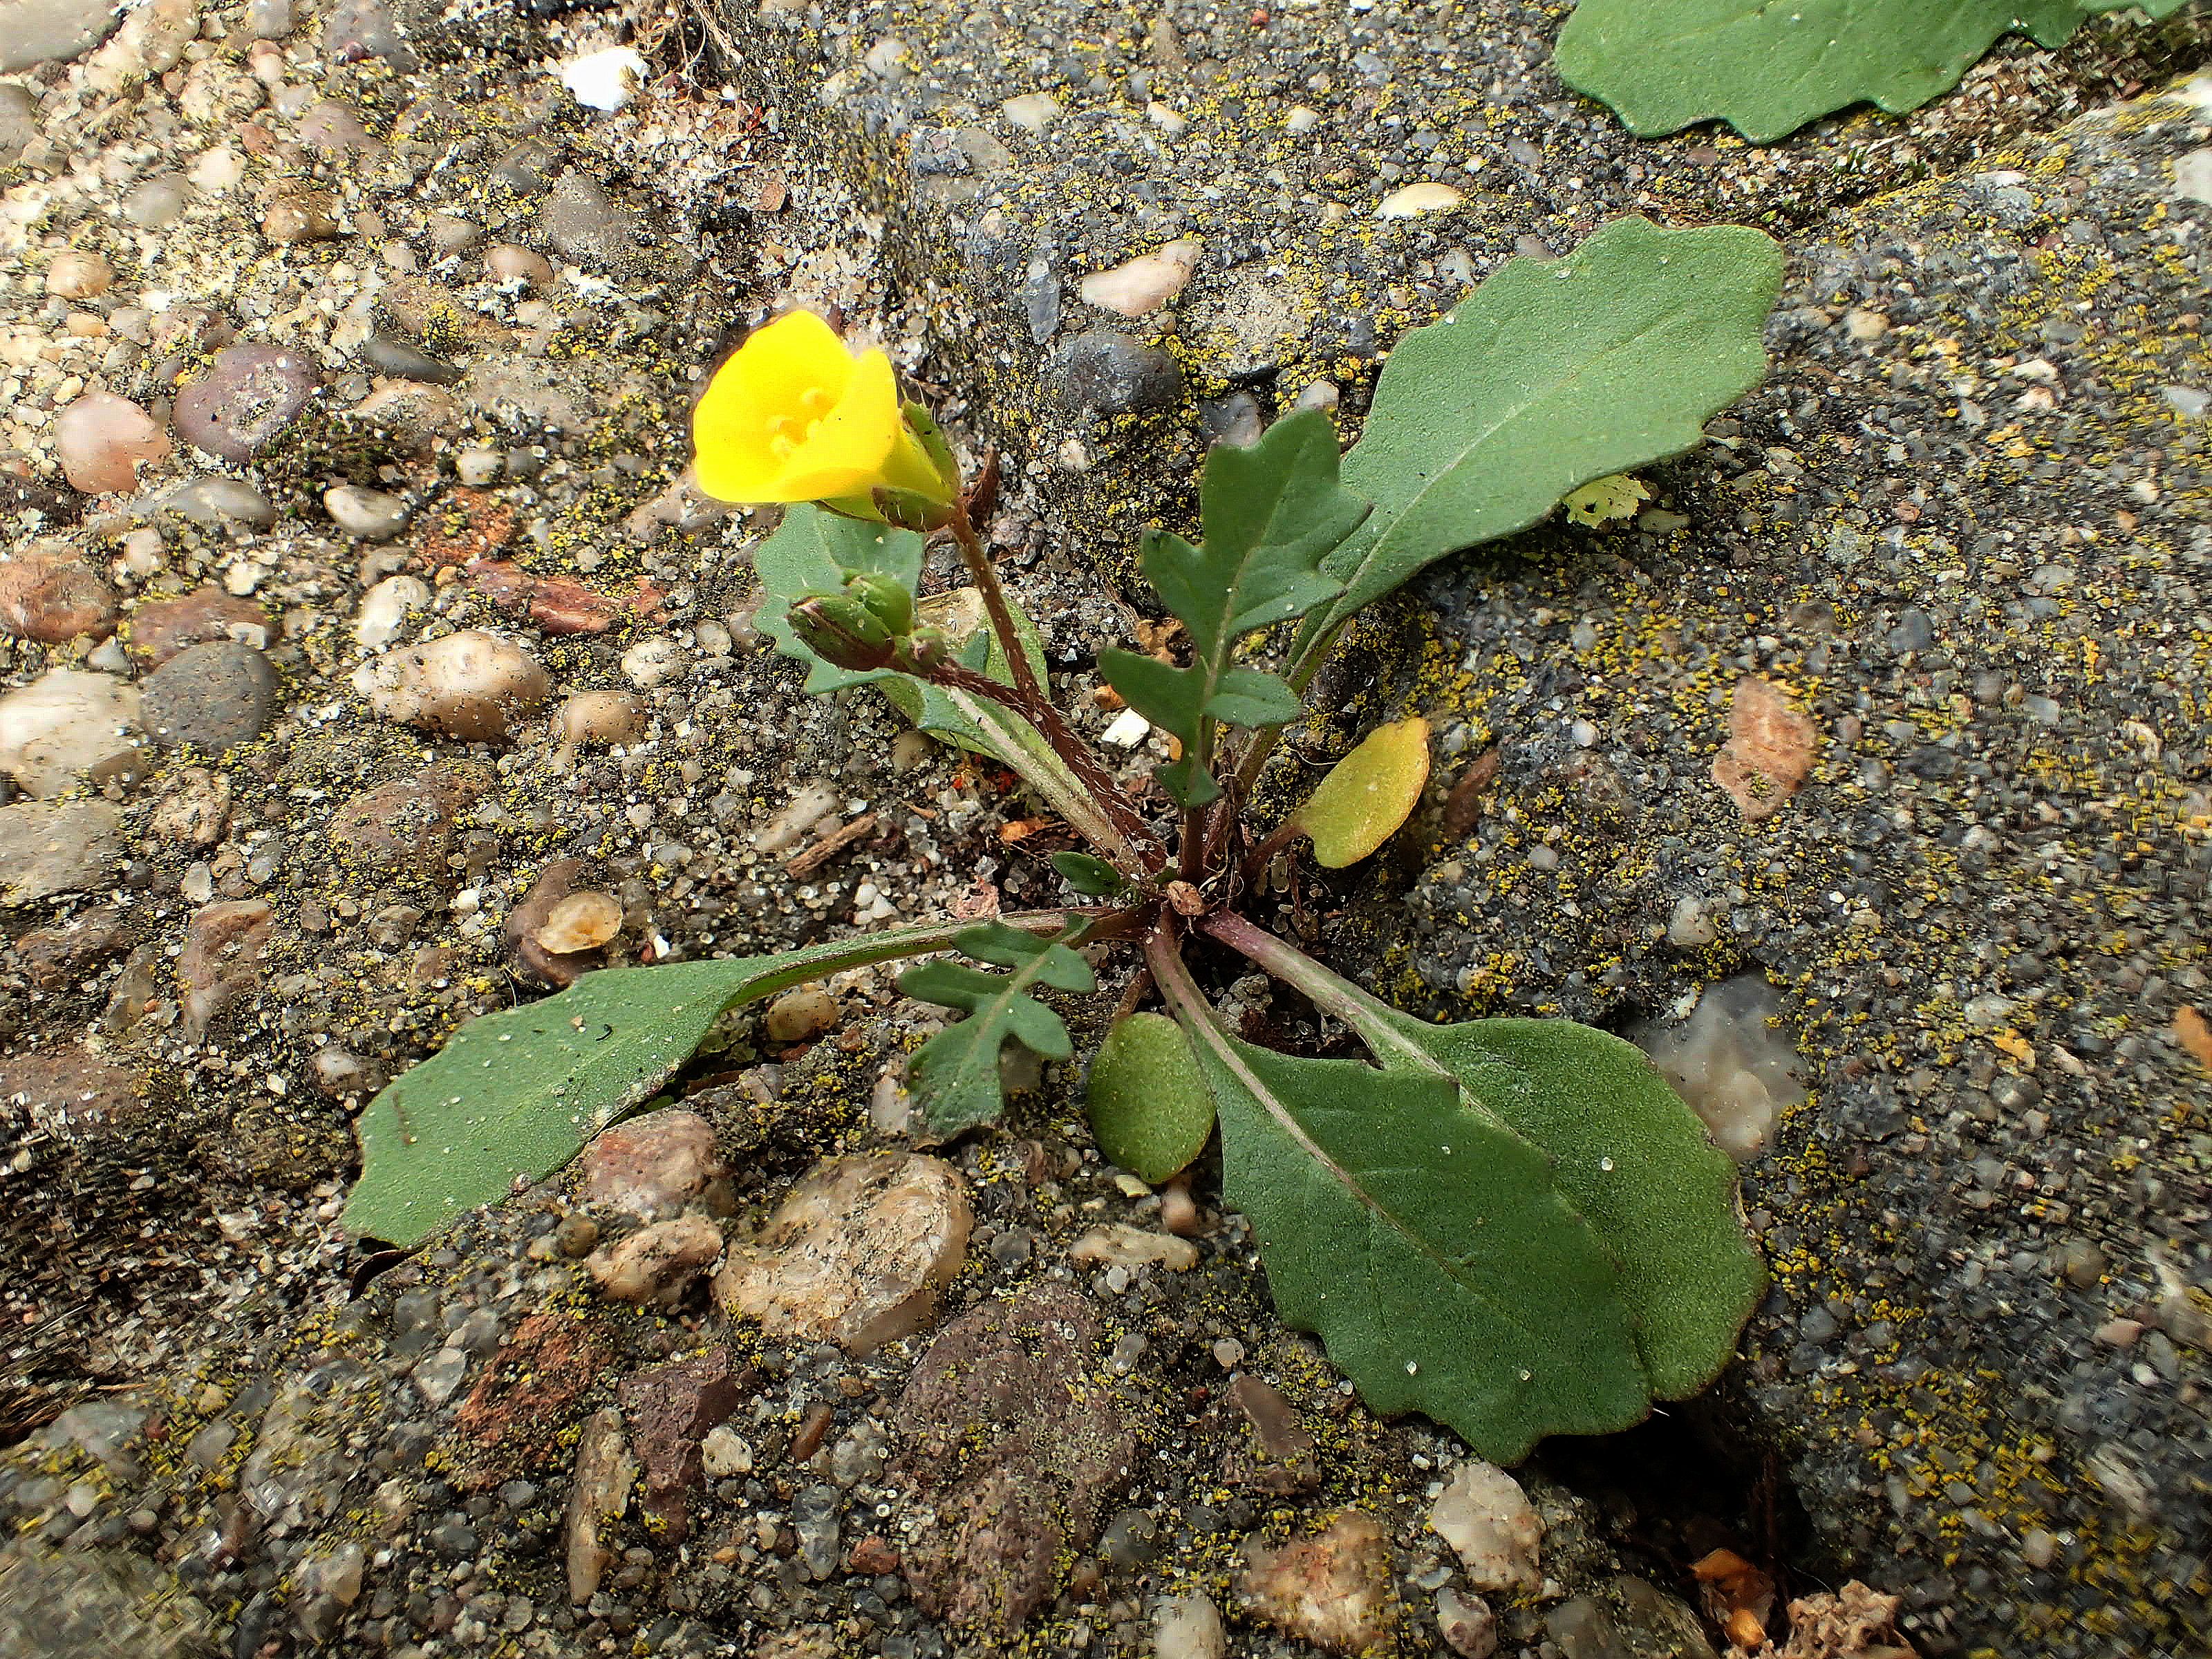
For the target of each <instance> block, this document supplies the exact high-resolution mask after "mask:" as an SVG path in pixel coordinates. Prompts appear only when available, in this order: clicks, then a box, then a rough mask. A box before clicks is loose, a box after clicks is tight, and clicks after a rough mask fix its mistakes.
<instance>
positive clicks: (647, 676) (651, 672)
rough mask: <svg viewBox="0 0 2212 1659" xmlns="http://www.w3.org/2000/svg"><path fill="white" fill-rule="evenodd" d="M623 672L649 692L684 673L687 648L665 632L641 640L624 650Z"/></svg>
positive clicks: (635, 684) (640, 688)
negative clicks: (664, 633) (685, 650)
mask: <svg viewBox="0 0 2212 1659" xmlns="http://www.w3.org/2000/svg"><path fill="white" fill-rule="evenodd" d="M622 671H623V678H626V679H628V680H629V683H630V684H632V685H634V686H635V687H636V688H637V689H638V690H641V691H650V690H652V689H653V687H654V686H656V685H665V684H667V683H668V682H669V681H670V680H672V679H674V678H676V677H677V676H678V674H681V673H682V672H683V671H684V647H682V646H680V645H678V643H677V642H676V641H674V640H671V639H670V638H668V637H667V636H666V635H654V636H653V638H652V639H649V640H640V641H638V642H637V643H636V644H635V645H633V646H632V647H630V648H629V650H627V651H625V652H623V657H622Z"/></svg>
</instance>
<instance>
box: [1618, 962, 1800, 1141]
mask: <svg viewBox="0 0 2212 1659" xmlns="http://www.w3.org/2000/svg"><path fill="white" fill-rule="evenodd" d="M1783 1013H1784V1009H1783V1004H1782V1000H1781V999H1780V998H1779V997H1778V995H1777V994H1775V992H1774V989H1773V987H1771V986H1770V985H1768V984H1767V982H1766V976H1765V975H1764V974H1740V975H1736V976H1735V978H1733V979H1728V980H1723V981H1721V982H1720V983H1719V984H1717V985H1714V986H1709V987H1706V989H1705V994H1704V995H1702V996H1701V997H1699V999H1698V1006H1696V1007H1695V1008H1693V1009H1692V1010H1691V1011H1690V1014H1689V1017H1688V1018H1686V1019H1685V1020H1683V1021H1681V1022H1680V1024H1672V1025H1655V1026H1650V1027H1646V1028H1643V1029H1640V1030H1636V1031H1635V1032H1633V1033H1632V1040H1633V1041H1634V1042H1636V1043H1637V1045H1638V1047H1639V1048H1642V1049H1643V1050H1644V1052H1645V1053H1646V1054H1650V1056H1651V1061H1652V1064H1654V1065H1655V1066H1657V1067H1658V1068H1659V1070H1660V1072H1661V1073H1662V1075H1663V1076H1664V1077H1665V1078H1666V1079H1667V1081H1668V1084H1669V1085H1671V1086H1672V1087H1673V1088H1674V1091H1675V1092H1676V1093H1677V1094H1679V1095H1680V1096H1681V1097H1682V1098H1683V1099H1684V1100H1685V1101H1686V1102H1687V1103H1689V1107H1690V1109H1691V1110H1692V1111H1693V1112H1695V1113H1696V1114H1697V1115H1699V1118H1701V1119H1702V1120H1704V1122H1705V1127H1706V1129H1707V1130H1708V1131H1709V1132H1711V1135H1712V1137H1713V1142H1714V1144H1715V1145H1716V1146H1718V1147H1719V1148H1720V1149H1721V1150H1722V1151H1723V1152H1726V1153H1727V1154H1728V1155H1729V1157H1730V1158H1735V1160H1736V1161H1737V1162H1738V1163H1742V1162H1745V1161H1746V1160H1747V1159H1749V1158H1755V1157H1757V1156H1758V1155H1759V1152H1760V1151H1761V1150H1762V1149H1763V1148H1764V1147H1765V1145H1766V1140H1767V1137H1768V1135H1769V1134H1770V1133H1771V1132H1772V1129H1773V1127H1774V1122H1775V1120H1776V1119H1777V1118H1778V1116H1780V1115H1781V1114H1782V1113H1783V1112H1784V1111H1786V1110H1788V1109H1790V1107H1792V1106H1795V1105H1796V1104H1797V1103H1799V1102H1801V1101H1802V1100H1803V1099H1804V1098H1805V1090H1804V1087H1803V1085H1802V1084H1801V1083H1800V1082H1799V1081H1798V1079H1797V1072H1798V1070H1799V1068H1800V1067H1801V1066H1802V1061H1801V1060H1800V1059H1799V1057H1798V1054H1797V1050H1796V1048H1795V1047H1794V1046H1792V1044H1791V1043H1790V1039H1789V1038H1788V1036H1785V1035H1784V1033H1785V1032H1786V1031H1787V1030H1788V1029H1789V1028H1788V1024H1787V1022H1786V1021H1785V1020H1784V1018H1783Z"/></svg>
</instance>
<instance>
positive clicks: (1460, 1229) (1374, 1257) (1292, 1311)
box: [1190, 1010, 1650, 1463]
mask: <svg viewBox="0 0 2212 1659" xmlns="http://www.w3.org/2000/svg"><path fill="white" fill-rule="evenodd" d="M1190 1035H1191V1038H1192V1042H1193V1046H1194V1048H1195V1049H1196V1051H1197V1054H1198V1059H1199V1065H1200V1070H1201V1072H1202V1073H1203V1074H1204V1076H1205V1078H1206V1084H1207V1086H1208V1087H1209V1088H1210V1089H1211V1090H1212V1092H1213V1097H1214V1103H1215V1105H1216V1107H1217V1108H1218V1110H1219V1112H1220V1115H1221V1135H1222V1164H1223V1182H1222V1190H1223V1196H1224V1197H1225V1199H1226V1200H1228V1201H1229V1202H1230V1203H1231V1204H1232V1205H1234V1206H1237V1208H1238V1209H1241V1210H1243V1212H1245V1214H1247V1215H1249V1217H1251V1218H1252V1225H1253V1228H1254V1231H1255V1233H1256V1234H1257V1235H1258V1237H1259V1240H1260V1246H1261V1252H1262V1254H1263V1255H1264V1257H1265V1259H1266V1261H1267V1283H1268V1286H1269V1289H1270V1290H1271V1291H1273V1296H1274V1300H1275V1306H1276V1310H1277V1311H1278V1312H1279V1313H1280V1314H1281V1315H1282V1317H1283V1319H1284V1321H1285V1323H1287V1324H1291V1325H1293V1326H1296V1327H1297V1328H1301V1329H1304V1330H1310V1331H1315V1332H1317V1333H1318V1334H1320V1336H1321V1338H1322V1340H1323V1341H1324V1342H1325V1343H1327V1344H1328V1354H1329V1358H1331V1359H1332V1360H1334V1362H1335V1363H1336V1364H1339V1365H1340V1366H1342V1367H1343V1368H1344V1370H1346V1373H1347V1374H1349V1375H1350V1376H1351V1377H1352V1381H1353V1382H1354V1383H1356V1384H1357V1385H1358V1389H1359V1392H1360V1395H1361V1396H1362V1397H1363V1398H1364V1400H1365V1401H1367V1403H1368V1405H1369V1406H1370V1407H1372V1408H1373V1409H1374V1410H1375V1411H1376V1412H1378V1413H1386V1414H1388V1413H1398V1412H1406V1411H1421V1412H1425V1413H1428V1414H1429V1415H1430V1416H1431V1417H1432V1418H1434V1419H1437V1421H1438V1422H1439V1423H1442V1424H1444V1425H1447V1426H1448V1427H1449V1428H1451V1429H1453V1430H1454V1431H1456V1432H1457V1433H1459V1434H1460V1435H1461V1436H1462V1437H1464V1438H1465V1439H1466V1440H1467V1442H1468V1444H1470V1445H1471V1446H1473V1447H1474V1449H1476V1450H1477V1451H1478V1452H1480V1454H1481V1455H1483V1456H1485V1457H1486V1458H1489V1459H1491V1460H1492V1461H1493V1462H1499V1463H1511V1462H1517V1461H1519V1460H1520V1459H1521V1458H1522V1457H1523V1456H1525V1455H1527V1454H1528V1449H1529V1448H1530V1447H1532V1446H1533V1445H1534V1444H1535V1443H1536V1442H1537V1441H1538V1440H1539V1439H1540V1438H1541V1437H1543V1436H1545V1435H1548V1434H1605V1433H1610V1432H1612V1431H1615V1430H1619V1429H1624V1428H1626V1427H1628V1426H1629V1425H1631V1424H1632V1423H1635V1422H1638V1421H1639V1420H1640V1419H1642V1418H1643V1417H1644V1414H1645V1413H1646V1412H1647V1410H1648V1409H1649V1407H1650V1401H1649V1396H1648V1395H1647V1392H1646V1390H1645V1388H1644V1371H1643V1367H1642V1365H1641V1364H1640V1363H1639V1362H1638V1358H1637V1352H1636V1345H1635V1340H1634V1337H1633V1334H1632V1331H1631V1330H1630V1328H1629V1321H1628V1315H1627V1312H1626V1309H1625V1308H1624V1307H1623V1306H1622V1304H1621V1302H1620V1297H1619V1296H1618V1295H1617V1293H1616V1286H1617V1285H1618V1280H1619V1275H1618V1273H1617V1271H1616V1269H1615V1267H1614V1265H1613V1261H1612V1260H1611V1259H1610V1257H1609V1256H1608V1255H1607V1253H1606V1251H1605V1249H1604V1248H1603V1247H1602V1246H1601V1244H1600V1243H1599V1242H1598V1239H1597V1237H1596V1236H1595V1234H1594V1233H1593V1232H1592V1231H1590V1229H1589V1226H1588V1225H1585V1224H1584V1222H1583V1219H1582V1218H1581V1217H1579V1216H1578V1215H1577V1214H1576V1213H1575V1212H1574V1210H1573V1208H1572V1207H1571V1206H1570V1205H1569V1204H1568V1203H1567V1202H1566V1201H1565V1200H1564V1199H1563V1198H1562V1197H1561V1196H1560V1194H1559V1191H1558V1189H1557V1188H1554V1187H1553V1184H1552V1179H1551V1170H1550V1162H1549V1160H1548V1159H1547V1158H1546V1157H1545V1156H1544V1154H1543V1153H1542V1152H1540V1151H1539V1150H1537V1148H1535V1147H1534V1146H1531V1145H1530V1144H1529V1143H1528V1141H1526V1140H1524V1139H1522V1138H1521V1137H1520V1136H1519V1135H1517V1134H1516V1133H1513V1131H1512V1130H1510V1129H1509V1128H1507V1127H1505V1126H1504V1124H1503V1123H1501V1122H1499V1121H1498V1120H1497V1119H1495V1118H1494V1117H1492V1116H1491V1115H1489V1114H1488V1113H1487V1112H1484V1111H1481V1110H1480V1109H1470V1108H1469V1107H1468V1106H1467V1105H1466V1104H1464V1103H1462V1099H1461V1095H1460V1091H1459V1090H1458V1088H1457V1087H1456V1086H1455V1085H1454V1084H1453V1083H1452V1081H1451V1079H1449V1078H1445V1077H1441V1076H1434V1075H1425V1074H1422V1073H1414V1072H1410V1071H1378V1070H1376V1069H1375V1068H1373V1067H1371V1066H1366V1065H1364V1064H1362V1063H1360V1062H1359V1061H1358V1060H1297V1059H1292V1058H1291V1057H1289V1056H1287V1055H1284V1054H1271V1053H1269V1052H1268V1051H1267V1050H1266V1049H1263V1048H1253V1047H1251V1046H1250V1045H1249V1044H1246V1043H1243V1042H1238V1041H1237V1040H1236V1039H1235V1038H1233V1037H1231V1036H1229V1035H1228V1034H1227V1033H1226V1032H1225V1031H1223V1030H1221V1029H1220V1028H1219V1026H1218V1024H1216V1023H1215V1022H1214V1021H1213V1019H1212V1018H1211V1011H1210V1010H1209V1011H1206V1015H1205V1016H1204V1017H1202V1018H1200V1019H1199V1020H1198V1022H1197V1023H1196V1024H1195V1026H1194V1029H1193V1030H1191V1034H1190Z"/></svg>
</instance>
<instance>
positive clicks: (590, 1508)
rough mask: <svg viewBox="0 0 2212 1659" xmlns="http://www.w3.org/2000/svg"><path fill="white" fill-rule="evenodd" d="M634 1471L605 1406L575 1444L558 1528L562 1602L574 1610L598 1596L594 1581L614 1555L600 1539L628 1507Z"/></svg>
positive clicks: (617, 1416)
mask: <svg viewBox="0 0 2212 1659" xmlns="http://www.w3.org/2000/svg"><path fill="white" fill-rule="evenodd" d="M636 1478H637V1465H636V1463H635V1462H634V1461H633V1460H632V1458H631V1457H630V1455H629V1446H628V1445H627V1444H626V1443H624V1440H623V1419H622V1413H620V1412H618V1411H617V1410H616V1409H615V1408H614V1407H612V1406H605V1407H600V1408H599V1410H598V1411H596V1412H594V1413H592V1415H591V1416H590V1417H589V1418H587V1419H585V1422H584V1429H583V1432H582V1433H581V1434H580V1436H578V1437H577V1440H576V1462H575V1464H574V1470H573V1472H572V1474H571V1475H570V1479H569V1486H568V1513H567V1515H566V1516H565V1517H564V1518H563V1522H562V1553H563V1555H564V1557H565V1559H566V1565H567V1567H568V1599H569V1600H570V1601H574V1602H575V1603H577V1604H578V1605H579V1606H581V1605H582V1604H583V1603H584V1602H586V1601H590V1600H591V1599H592V1596H594V1595H597V1594H598V1593H599V1581H600V1579H601V1577H603V1576H604V1575H605V1572H606V1570H607V1565H608V1563H610V1562H611V1561H612V1560H613V1559H614V1552H613V1551H612V1550H611V1549H609V1548H608V1547H606V1545H605V1542H603V1539H604V1537H605V1534H606V1532H607V1530H608V1528H610V1527H611V1526H612V1524H613V1523H614V1522H617V1521H619V1520H620V1519H621V1518H622V1516H623V1511H624V1510H627V1509H628V1508H629V1489H630V1484H631V1482H632V1481H634V1480H635V1479H636Z"/></svg>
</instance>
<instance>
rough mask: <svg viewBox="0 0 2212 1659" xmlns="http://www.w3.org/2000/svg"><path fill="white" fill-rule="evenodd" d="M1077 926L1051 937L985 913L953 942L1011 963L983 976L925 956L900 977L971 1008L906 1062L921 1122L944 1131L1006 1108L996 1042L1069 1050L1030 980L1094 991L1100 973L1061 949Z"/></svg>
mask: <svg viewBox="0 0 2212 1659" xmlns="http://www.w3.org/2000/svg"><path fill="white" fill-rule="evenodd" d="M1081 932H1082V929H1081V927H1079V926H1078V927H1071V928H1069V929H1068V931H1067V932H1066V933H1063V934H1061V935H1060V938H1059V939H1050V940H1048V939H1038V938H1036V936H1035V935H1034V934H1030V933H1023V932H1022V931H1021V930H1020V929H1019V928H1018V927H1007V926H1006V925H1005V924H1004V923H1003V922H996V921H987V922H984V923H983V924H981V926H980V927H969V928H968V929H966V930H964V931H963V932H962V933H960V934H958V935H957V937H956V938H955V939H953V941H952V945H953V948H954V949H955V950H957V951H962V952H963V953H964V954H966V955H968V956H969V957H974V958H975V960H977V961H978V962H987V963H993V964H994V965H996V966H1000V967H1004V968H1008V969H1012V972H1011V973H1006V974H987V973H985V972H983V971H982V970H981V969H975V968H970V967H969V966H967V965H966V964H965V963H957V962H946V961H937V962H925V963H919V964H918V965H916V966H915V967H912V968H909V969H907V970H906V972H905V973H903V974H902V975H899V981H898V986H899V990H900V991H901V993H902V994H905V995H907V996H910V997H915V998H919V999H920V1000H921V1001H924V1002H935V1003H939V1004H942V1005H943V1006H945V1007H947V1008H960V1009H964V1010H965V1011H967V1012H968V1014H969V1018H967V1019H963V1020H962V1021H961V1022H960V1023H959V1024H957V1025H948V1026H946V1027H945V1030H942V1031H939V1033H938V1034H937V1035H936V1036H933V1037H932V1038H930V1039H929V1041H928V1042H925V1043H923V1044H922V1045H921V1047H920V1048H916V1049H915V1051H914V1054H912V1056H911V1057H909V1059H908V1061H907V1082H908V1086H909V1087H911V1088H912V1090H913V1091H914V1095H915V1104H916V1106H917V1107H918V1108H919V1109H920V1111H921V1120H922V1123H923V1125H924V1127H927V1129H928V1130H929V1131H930V1133H933V1134H935V1135H937V1136H939V1138H941V1139H951V1137H952V1136H954V1135H957V1134H958V1133H960V1132H961V1131H962V1130H963V1129H971V1128H973V1127H975V1126H976V1125H977V1124H979V1123H988V1122H991V1121H994V1119H996V1118H997V1117H998V1115H1000V1113H1001V1112H1003V1111H1004V1110H1005V1109H1006V1095H1005V1092H1004V1091H1002V1090H1001V1089H1000V1085H999V1050H1000V1049H1001V1048H1004V1047H1005V1046H1006V1043H1007V1042H1008V1041H1009V1040H1010V1039H1011V1040H1012V1041H1014V1042H1019V1043H1020V1044H1021V1045H1022V1046H1023V1047H1024V1048H1029V1049H1030V1050H1032V1051H1033V1052H1035V1053H1036V1054H1041V1055H1042V1056H1043V1057H1044V1058H1045V1059H1047V1060H1067V1059H1070V1058H1072V1057H1073V1054H1074V1048H1073V1044H1071V1043H1070V1042H1069V1041H1068V1036H1067V1027H1066V1025H1064V1024H1061V1023H1060V1016H1059V1015H1058V1014H1055V1013H1054V1012H1052V1010H1051V1009H1049V1008H1048V1007H1046V1006H1044V1005H1043V1004H1042V1003H1041V1002H1039V1001H1037V1000H1036V999H1035V998H1034V997H1032V996H1030V994H1029V993H1030V989H1031V987H1035V986H1039V985H1047V986H1050V987H1052V988H1053V989H1054V990H1057V991H1090V990H1095V989H1097V984H1098V981H1097V979H1096V978H1095V977H1093V975H1092V974H1091V964H1090V963H1086V962H1085V961H1084V959H1083V958H1082V957H1079V956H1078V955H1076V954H1075V952H1074V951H1071V950H1069V949H1068V948H1067V941H1068V940H1070V939H1075V938H1077V937H1079V934H1080V933H1081Z"/></svg>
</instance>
